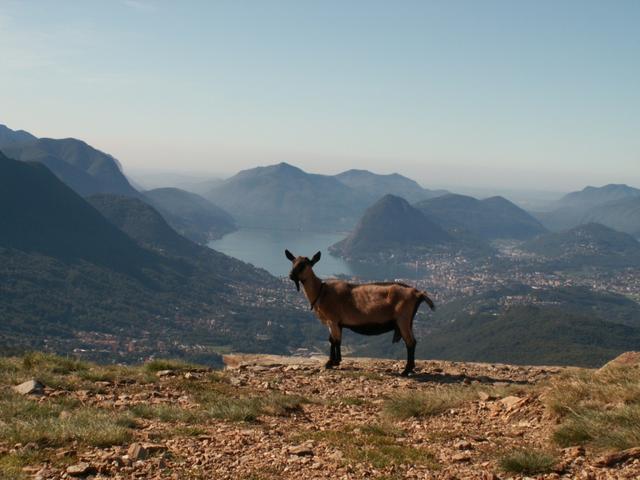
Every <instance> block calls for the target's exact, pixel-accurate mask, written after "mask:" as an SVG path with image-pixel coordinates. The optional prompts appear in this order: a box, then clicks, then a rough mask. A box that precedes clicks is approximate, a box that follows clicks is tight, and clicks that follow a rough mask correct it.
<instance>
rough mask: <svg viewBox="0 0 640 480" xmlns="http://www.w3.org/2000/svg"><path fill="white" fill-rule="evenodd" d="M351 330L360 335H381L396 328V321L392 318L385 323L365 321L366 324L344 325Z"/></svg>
mask: <svg viewBox="0 0 640 480" xmlns="http://www.w3.org/2000/svg"><path fill="white" fill-rule="evenodd" d="M343 327H344V328H348V329H349V330H351V331H354V332H356V333H359V334H360V335H380V334H382V333H387V332H390V331H392V330H395V329H396V322H395V321H394V320H390V321H388V322H385V323H365V324H364V325H343Z"/></svg>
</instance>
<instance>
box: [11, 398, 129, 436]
mask: <svg viewBox="0 0 640 480" xmlns="http://www.w3.org/2000/svg"><path fill="white" fill-rule="evenodd" d="M75 405H77V404H75V403H74V402H69V401H61V402H59V403H57V402H44V403H39V402H37V401H35V400H33V399H30V398H28V397H23V396H20V395H17V394H14V393H12V392H3V393H2V394H1V395H0V440H2V441H5V442H8V443H24V444H26V443H29V442H35V443H38V444H39V445H46V446H60V445H64V444H66V443H68V442H72V441H77V442H79V443H81V444H84V445H93V446H97V447H105V446H110V445H119V444H122V443H125V442H127V441H128V440H129V438H130V436H131V434H130V430H129V428H130V427H131V419H130V418H129V417H128V416H126V415H123V414H120V413H117V412H113V411H108V410H103V409H97V408H89V407H80V408H74V407H75ZM63 410H65V411H67V412H69V414H68V415H67V416H65V417H60V414H61V412H62V411H63Z"/></svg>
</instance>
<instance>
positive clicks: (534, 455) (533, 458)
mask: <svg viewBox="0 0 640 480" xmlns="http://www.w3.org/2000/svg"><path fill="white" fill-rule="evenodd" d="M556 461H557V460H556V458H555V457H554V456H553V455H551V454H549V453H546V452H542V451H540V450H530V449H527V450H516V451H513V452H511V453H509V454H507V455H505V456H504V457H502V458H501V459H500V468H501V469H502V470H504V471H505V472H509V473H523V474H528V475H535V474H538V473H549V472H551V471H552V470H553V467H554V465H555V464H556Z"/></svg>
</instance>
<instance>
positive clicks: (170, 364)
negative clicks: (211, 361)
mask: <svg viewBox="0 0 640 480" xmlns="http://www.w3.org/2000/svg"><path fill="white" fill-rule="evenodd" d="M198 368H201V367H199V366H198V365H194V364H192V363H187V362H184V361H182V360H171V359H155V360H150V361H148V362H147V363H145V364H144V369H145V370H146V371H147V372H150V373H156V372H159V371H161V370H172V371H174V372H185V371H188V370H195V369H198Z"/></svg>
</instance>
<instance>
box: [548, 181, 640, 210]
mask: <svg viewBox="0 0 640 480" xmlns="http://www.w3.org/2000/svg"><path fill="white" fill-rule="evenodd" d="M639 197H640V189H637V188H633V187H630V186H628V185H624V184H609V185H604V186H602V187H591V186H588V187H585V188H584V189H582V190H580V191H579V192H571V193H568V194H566V195H565V196H564V197H562V198H561V199H560V200H558V202H557V206H558V208H563V207H578V208H588V207H593V206H596V205H603V204H605V203H609V202H617V201H619V200H627V199H629V198H639Z"/></svg>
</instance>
